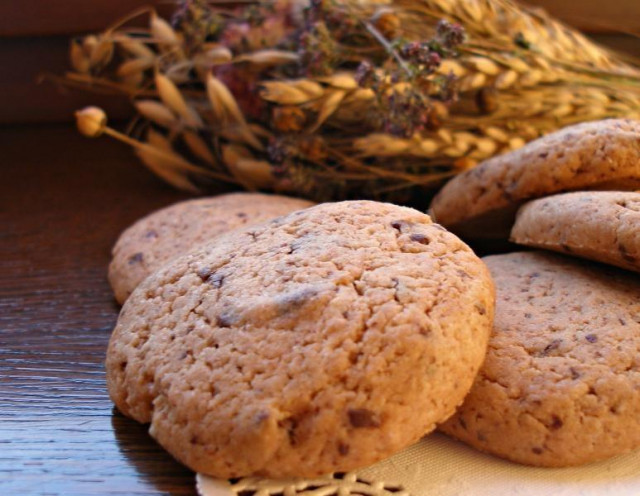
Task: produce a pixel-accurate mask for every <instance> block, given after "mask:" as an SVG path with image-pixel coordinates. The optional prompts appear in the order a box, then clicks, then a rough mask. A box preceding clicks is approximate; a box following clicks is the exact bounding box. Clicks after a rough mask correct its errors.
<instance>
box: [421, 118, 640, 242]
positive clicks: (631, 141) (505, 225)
mask: <svg viewBox="0 0 640 496" xmlns="http://www.w3.org/2000/svg"><path fill="white" fill-rule="evenodd" d="M638 188H640V121H635V120H623V119H609V120H604V121H596V122H587V123H583V124H577V125H575V126H570V127H566V128H564V129H562V130H560V131H558V132H555V133H553V134H549V135H547V136H544V137H542V138H540V139H538V140H535V141H532V142H531V143H528V144H527V145H525V146H524V147H522V148H520V149H518V150H515V151H513V152H510V153H507V154H504V155H499V156H496V157H493V158H491V159H489V160H486V161H484V162H482V163H481V164H479V165H478V166H477V167H475V168H474V169H471V170H468V171H465V172H463V173H462V174H460V175H458V176H456V177H455V178H453V179H452V180H451V181H449V182H448V183H447V184H446V185H445V186H444V187H443V188H442V190H441V191H440V192H439V193H438V194H437V195H436V196H435V198H434V199H433V201H432V203H431V206H430V214H431V215H432V217H433V218H434V220H435V221H436V222H438V223H440V224H442V225H443V226H445V227H446V228H447V229H450V230H452V231H453V232H455V233H457V234H459V235H461V236H463V237H466V238H469V239H477V238H499V239H506V238H507V237H508V236H509V231H510V229H511V226H512V225H513V220H514V217H515V212H516V210H517V207H518V206H519V205H520V204H522V203H523V202H525V201H527V200H530V199H534V198H539V197H541V196H547V195H551V194H555V193H560V192H564V191H573V190H584V189H610V190H625V191H629V190H634V189H638Z"/></svg>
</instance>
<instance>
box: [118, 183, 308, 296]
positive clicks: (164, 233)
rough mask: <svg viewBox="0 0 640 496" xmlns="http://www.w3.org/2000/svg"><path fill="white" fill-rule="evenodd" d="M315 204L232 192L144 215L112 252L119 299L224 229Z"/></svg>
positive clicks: (122, 237)
mask: <svg viewBox="0 0 640 496" xmlns="http://www.w3.org/2000/svg"><path fill="white" fill-rule="evenodd" d="M311 205H313V203H312V202H309V201H306V200H301V199H298V198H289V197H286V196H277V195H264V194H259V193H231V194H227V195H221V196H215V197H211V198H200V199H196V200H188V201H184V202H180V203H176V204H174V205H171V206H169V207H166V208H163V209H162V210H158V211H157V212H153V213H152V214H150V215H148V216H146V217H144V218H142V219H140V220H139V221H138V222H136V223H135V224H133V225H132V226H131V227H129V228H128V229H127V230H125V231H124V232H123V233H122V234H121V235H120V238H119V239H118V241H117V242H116V244H115V246H114V247H113V250H112V260H111V264H110V265H109V283H110V284H111V288H112V289H113V292H114V295H115V297H116V300H117V301H118V302H119V303H121V304H122V303H124V301H125V300H126V299H127V298H128V297H129V295H130V294H131V292H132V291H133V290H134V289H135V287H136V286H137V285H138V284H140V282H141V281H143V280H144V279H145V278H146V277H147V276H149V274H151V273H153V272H155V271H156V270H157V269H158V268H159V267H161V266H162V265H164V264H165V263H166V262H168V261H169V260H171V259H172V258H174V257H176V256H178V255H182V254H184V253H186V252H187V251H189V250H191V249H193V248H194V247H196V246H197V245H199V244H201V243H203V242H205V241H208V240H210V239H211V238H213V237H215V236H218V235H219V234H222V233H224V232H227V231H230V230H232V229H237V228H239V227H242V226H247V225H251V224H258V223H260V222H264V221H267V220H271V219H273V218H274V217H278V216H280V215H285V214H288V213H291V212H294V211H296V210H300V209H303V208H307V207H310V206H311Z"/></svg>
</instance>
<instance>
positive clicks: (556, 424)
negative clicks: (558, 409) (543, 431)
mask: <svg viewBox="0 0 640 496" xmlns="http://www.w3.org/2000/svg"><path fill="white" fill-rule="evenodd" d="M563 425H564V422H563V421H562V419H561V418H560V417H558V416H557V415H552V416H551V425H550V426H549V429H551V430H553V431H557V430H558V429H560V427H562V426H563Z"/></svg>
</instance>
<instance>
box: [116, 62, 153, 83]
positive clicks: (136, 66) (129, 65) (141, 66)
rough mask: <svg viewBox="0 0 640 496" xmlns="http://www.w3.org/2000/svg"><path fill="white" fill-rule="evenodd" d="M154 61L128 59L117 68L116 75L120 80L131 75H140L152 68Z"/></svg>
mask: <svg viewBox="0 0 640 496" xmlns="http://www.w3.org/2000/svg"><path fill="white" fill-rule="evenodd" d="M153 64H154V60H153V59H150V58H140V59H129V60H127V61H126V62H123V63H122V64H120V66H119V67H118V70H117V71H116V74H118V77H120V78H126V77H128V76H131V75H133V74H141V73H143V72H144V71H146V70H147V69H150V68H151V67H153Z"/></svg>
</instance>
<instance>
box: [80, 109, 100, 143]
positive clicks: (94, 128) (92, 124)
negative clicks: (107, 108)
mask: <svg viewBox="0 0 640 496" xmlns="http://www.w3.org/2000/svg"><path fill="white" fill-rule="evenodd" d="M75 116H76V125H77V126H78V131H80V132H81V133H82V134H84V135H85V136H88V137H89V138H97V137H98V136H100V135H101V134H102V133H103V132H104V130H105V128H106V127H107V114H105V113H104V110H102V109H101V108H98V107H85V108H83V109H82V110H78V111H77V112H76V113H75Z"/></svg>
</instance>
